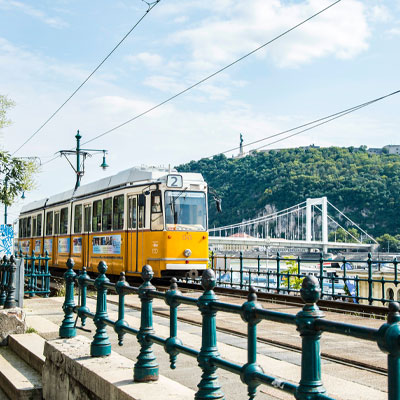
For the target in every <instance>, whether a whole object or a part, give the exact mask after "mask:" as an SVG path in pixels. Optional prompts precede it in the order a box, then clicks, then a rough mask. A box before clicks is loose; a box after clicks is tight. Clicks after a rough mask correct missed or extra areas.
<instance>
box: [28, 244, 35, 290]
mask: <svg viewBox="0 0 400 400" xmlns="http://www.w3.org/2000/svg"><path fill="white" fill-rule="evenodd" d="M27 256H28V254H27ZM31 261H32V262H31V272H30V277H29V280H28V288H29V291H30V293H29V297H33V296H35V291H36V284H35V283H36V280H35V278H36V269H35V268H36V267H35V261H36V257H35V251H34V250H32V256H31Z"/></svg>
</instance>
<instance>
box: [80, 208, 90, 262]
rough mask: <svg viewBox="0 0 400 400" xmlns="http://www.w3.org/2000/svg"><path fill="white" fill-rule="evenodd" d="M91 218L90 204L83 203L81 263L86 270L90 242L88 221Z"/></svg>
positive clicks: (88, 260)
mask: <svg viewBox="0 0 400 400" xmlns="http://www.w3.org/2000/svg"><path fill="white" fill-rule="evenodd" d="M91 220H92V205H91V204H84V210H83V234H82V263H83V265H84V266H86V268H87V269H88V270H91V269H92V267H91V265H90V250H91V245H92V242H91V240H90V221H91Z"/></svg>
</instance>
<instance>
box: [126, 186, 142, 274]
mask: <svg viewBox="0 0 400 400" xmlns="http://www.w3.org/2000/svg"><path fill="white" fill-rule="evenodd" d="M145 205H146V198H145V196H144V195H143V194H139V195H137V196H136V195H135V196H128V246H127V248H128V257H127V260H128V265H127V266H126V271H127V272H140V271H141V270H142V266H143V265H144V261H145V260H144V252H143V244H144V241H143V231H144V228H145Z"/></svg>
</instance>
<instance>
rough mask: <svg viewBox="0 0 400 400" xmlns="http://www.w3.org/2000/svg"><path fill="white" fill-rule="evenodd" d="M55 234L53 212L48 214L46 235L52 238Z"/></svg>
mask: <svg viewBox="0 0 400 400" xmlns="http://www.w3.org/2000/svg"><path fill="white" fill-rule="evenodd" d="M52 234H53V211H48V212H47V213H46V235H48V236H51V235H52Z"/></svg>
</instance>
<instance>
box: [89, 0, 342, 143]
mask: <svg viewBox="0 0 400 400" xmlns="http://www.w3.org/2000/svg"><path fill="white" fill-rule="evenodd" d="M341 1H342V0H336V1H335V2H333V3H331V4H330V5H329V6H327V7H325V8H323V9H322V10H320V11H318V12H317V13H315V14H313V15H311V16H310V17H308V18H306V19H305V20H303V21H301V22H299V23H298V24H296V25H294V26H292V27H291V28H289V29H287V30H286V31H284V32H282V33H281V34H279V35H278V36H275V37H274V38H273V39H271V40H269V41H268V42H266V43H264V44H262V45H261V46H258V47H257V48H256V49H254V50H252V51H250V52H248V53H246V54H245V55H243V56H242V57H240V58H238V59H236V60H235V61H233V62H231V63H230V64H228V65H226V66H224V67H222V68H220V69H219V70H217V71H215V72H214V73H212V74H210V75H208V76H206V77H205V78H203V79H201V80H200V81H198V82H196V83H194V84H193V85H191V86H189V87H187V88H186V89H184V90H181V91H180V92H178V93H176V94H174V95H173V96H171V97H169V98H167V99H166V100H164V101H162V102H161V103H158V104H157V105H155V106H153V107H150V108H149V109H147V110H145V111H143V112H141V113H140V114H137V115H135V116H134V117H132V118H130V119H128V120H127V121H125V122H123V123H121V124H119V125H117V126H115V127H114V128H111V129H109V130H107V131H105V132H103V133H101V134H99V135H97V136H95V137H93V138H92V139H89V140H87V141H86V142H84V143H83V145H85V144H88V143H91V142H93V141H95V140H97V139H99V138H101V137H103V136H105V135H108V134H109V133H111V132H114V131H116V130H117V129H119V128H122V127H123V126H125V125H127V124H129V123H131V122H133V121H135V120H136V119H138V118H140V117H142V116H144V115H146V114H148V113H150V112H151V111H154V110H156V109H157V108H159V107H161V106H163V105H164V104H166V103H168V102H170V101H172V100H174V99H176V98H177V97H179V96H181V95H182V94H184V93H186V92H188V91H189V90H191V89H193V88H195V87H196V86H199V85H201V84H202V83H204V82H206V81H208V80H209V79H211V78H213V77H214V76H216V75H218V74H220V73H221V72H223V71H225V70H227V69H228V68H230V67H232V66H233V65H235V64H237V63H239V62H240V61H242V60H244V59H245V58H247V57H249V56H251V55H252V54H254V53H256V52H257V51H259V50H261V49H263V48H264V47H266V46H268V45H270V44H271V43H273V42H275V41H276V40H278V39H280V38H281V37H283V36H285V35H287V34H288V33H289V32H291V31H293V30H295V29H296V28H298V27H300V26H301V25H303V24H305V23H306V22H308V21H310V20H311V19H313V18H315V17H317V16H318V15H320V14H322V13H323V12H324V11H326V10H328V9H329V8H331V7H333V6H334V5H336V4H338V3H339V2H341Z"/></svg>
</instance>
